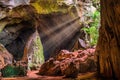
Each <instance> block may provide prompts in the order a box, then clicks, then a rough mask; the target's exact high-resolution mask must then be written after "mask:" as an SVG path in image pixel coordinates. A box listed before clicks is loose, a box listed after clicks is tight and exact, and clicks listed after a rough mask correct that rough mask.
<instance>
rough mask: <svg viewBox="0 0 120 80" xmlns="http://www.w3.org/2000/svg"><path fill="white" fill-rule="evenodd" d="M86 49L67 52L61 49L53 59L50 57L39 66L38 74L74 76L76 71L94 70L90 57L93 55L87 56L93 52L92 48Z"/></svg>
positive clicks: (94, 66)
mask: <svg viewBox="0 0 120 80" xmlns="http://www.w3.org/2000/svg"><path fill="white" fill-rule="evenodd" d="M88 51H89V52H88ZM88 51H87V50H78V51H75V52H69V51H67V50H62V51H61V52H60V53H59V54H58V55H57V57H56V58H55V59H54V58H50V59H49V60H48V61H46V62H45V63H44V64H43V65H42V66H41V69H40V71H39V74H41V75H49V76H58V75H62V76H65V77H72V78H75V77H77V75H78V73H86V72H90V71H95V69H96V65H95V61H94V59H91V58H90V57H91V56H93V55H90V56H89V54H94V50H92V51H91V49H88Z"/></svg>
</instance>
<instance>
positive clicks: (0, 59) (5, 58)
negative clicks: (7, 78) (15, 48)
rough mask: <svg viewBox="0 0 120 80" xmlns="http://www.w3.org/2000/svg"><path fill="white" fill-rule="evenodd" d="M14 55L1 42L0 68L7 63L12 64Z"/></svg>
mask: <svg viewBox="0 0 120 80" xmlns="http://www.w3.org/2000/svg"><path fill="white" fill-rule="evenodd" d="M12 61H13V56H12V55H11V54H10V53H9V52H8V51H7V49H6V48H5V47H4V46H3V45H2V44H0V69H1V68H3V67H4V66H6V65H7V64H12Z"/></svg>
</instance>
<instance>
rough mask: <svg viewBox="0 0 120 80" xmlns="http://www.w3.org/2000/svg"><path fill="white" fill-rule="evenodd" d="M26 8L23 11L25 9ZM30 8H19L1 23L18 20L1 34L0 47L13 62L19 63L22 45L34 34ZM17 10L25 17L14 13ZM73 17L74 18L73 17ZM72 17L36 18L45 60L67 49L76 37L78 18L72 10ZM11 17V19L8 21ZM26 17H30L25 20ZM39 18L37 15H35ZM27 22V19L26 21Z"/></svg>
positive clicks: (78, 27) (50, 16) (42, 16)
mask: <svg viewBox="0 0 120 80" xmlns="http://www.w3.org/2000/svg"><path fill="white" fill-rule="evenodd" d="M25 7H26V8H25ZM29 8H32V7H30V6H20V7H18V8H16V9H14V11H15V12H13V13H12V14H11V15H8V16H7V17H6V18H4V19H3V21H11V20H9V19H12V20H14V21H17V20H19V21H18V22H17V23H12V24H7V25H6V26H5V28H4V29H3V31H2V32H1V33H0V43H2V44H3V45H4V46H5V47H6V48H7V49H8V51H9V52H10V53H12V54H13V56H14V58H15V59H16V60H20V59H21V58H22V55H23V51H24V47H25V44H26V42H27V40H28V38H29V37H30V35H32V33H34V31H35V29H34V28H35V27H34V26H35V25H34V20H33V17H34V16H36V14H35V15H33V14H34V9H33V11H32V10H31V11H29V10H27V9H29ZM18 10H21V12H22V11H24V12H25V11H27V13H24V14H22V13H21V14H20V13H17V12H18ZM72 14H74V15H72ZM72 14H71V13H61V12H57V13H51V14H44V15H43V14H39V21H38V22H39V26H38V31H39V34H40V37H41V40H42V44H43V48H44V55H45V59H48V58H49V57H51V56H54V55H55V54H56V53H58V51H59V50H61V49H69V50H70V48H71V46H72V45H73V44H74V42H75V41H76V40H77V39H78V37H79V30H80V28H81V27H80V24H79V17H78V16H77V13H76V11H75V9H74V10H73V11H72ZM9 16H10V17H9ZM28 16H29V17H28ZM37 16H38V15H37ZM26 18H27V19H26ZM0 21H1V22H2V20H0Z"/></svg>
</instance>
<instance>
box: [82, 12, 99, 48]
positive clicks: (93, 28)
mask: <svg viewBox="0 0 120 80" xmlns="http://www.w3.org/2000/svg"><path fill="white" fill-rule="evenodd" d="M91 19H92V22H90V23H89V25H90V26H89V27H84V28H83V29H82V30H84V31H85V32H86V33H87V35H89V37H90V39H89V44H90V45H91V46H94V45H96V43H97V39H98V28H99V22H100V12H99V11H96V12H95V13H93V15H91Z"/></svg>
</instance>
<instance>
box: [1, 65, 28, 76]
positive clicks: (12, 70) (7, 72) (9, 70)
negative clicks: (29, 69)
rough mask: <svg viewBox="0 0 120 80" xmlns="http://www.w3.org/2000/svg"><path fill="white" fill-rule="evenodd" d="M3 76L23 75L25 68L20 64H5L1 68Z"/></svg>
mask: <svg viewBox="0 0 120 80" xmlns="http://www.w3.org/2000/svg"><path fill="white" fill-rule="evenodd" d="M1 72H2V76H3V77H15V76H25V75H26V70H25V68H24V67H22V66H17V67H16V66H13V65H7V66H5V67H4V68H3V69H2V70H1Z"/></svg>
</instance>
